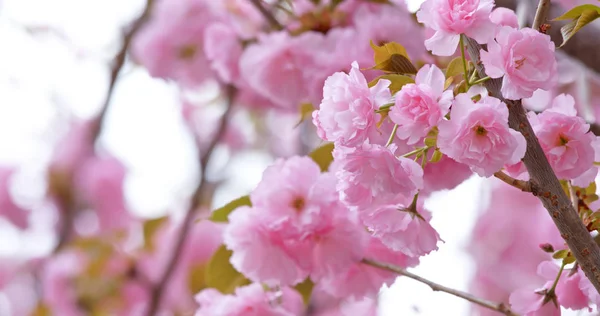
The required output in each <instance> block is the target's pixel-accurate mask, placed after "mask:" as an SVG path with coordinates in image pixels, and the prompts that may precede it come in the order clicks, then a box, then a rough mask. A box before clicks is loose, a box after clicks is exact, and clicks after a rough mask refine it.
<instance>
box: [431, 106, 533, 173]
mask: <svg viewBox="0 0 600 316" xmlns="http://www.w3.org/2000/svg"><path fill="white" fill-rule="evenodd" d="M450 115H451V119H450V120H448V121H442V122H441V123H440V124H439V135H438V146H439V148H440V150H441V151H442V153H444V154H445V155H448V156H449V157H450V158H452V159H454V160H456V161H458V162H460V163H464V164H467V165H469V167H471V170H473V171H474V172H476V173H477V174H478V175H480V176H483V177H490V176H491V175H493V174H494V172H496V171H498V170H500V169H501V168H502V166H504V165H505V164H514V163H517V162H518V161H519V160H520V159H521V158H523V156H524V155H525V146H526V142H525V138H524V137H523V135H521V133H519V132H517V131H515V130H512V129H510V128H509V127H508V109H507V108H506V105H505V104H504V103H502V102H501V101H500V100H498V99H496V98H493V97H486V98H483V99H481V100H480V101H479V102H477V103H474V102H473V101H472V100H471V99H470V98H469V97H468V96H466V95H462V94H461V95H458V96H457V97H456V99H455V102H454V103H453V104H452V111H451V113H450Z"/></svg>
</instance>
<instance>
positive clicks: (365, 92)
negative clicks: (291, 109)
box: [313, 63, 391, 146]
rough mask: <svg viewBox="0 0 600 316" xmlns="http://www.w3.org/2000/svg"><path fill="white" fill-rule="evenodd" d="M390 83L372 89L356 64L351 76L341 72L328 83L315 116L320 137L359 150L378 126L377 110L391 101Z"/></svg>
mask: <svg viewBox="0 0 600 316" xmlns="http://www.w3.org/2000/svg"><path fill="white" fill-rule="evenodd" d="M389 84H390V81H389V80H385V79H382V80H379V82H378V83H377V84H376V85H375V86H373V87H372V88H369V86H368V84H367V80H366V79H365V77H364V75H363V74H362V73H361V72H360V70H359V68H358V63H353V64H352V69H351V70H350V74H345V73H343V72H338V73H335V74H333V75H331V76H330V77H329V78H327V80H326V81H325V86H324V87H323V100H322V101H321V105H320V109H319V110H316V111H315V112H313V123H314V124H315V125H316V126H317V133H318V134H319V136H320V137H321V138H322V139H324V140H328V141H336V142H339V143H340V144H341V145H344V146H358V145H360V144H361V143H362V142H364V141H365V139H366V138H367V137H368V133H369V131H370V129H371V128H372V127H373V126H374V125H375V123H376V122H375V110H376V109H378V108H379V106H381V105H383V104H385V103H386V102H389V101H390V100H391V94H390V91H389V90H388V86H389Z"/></svg>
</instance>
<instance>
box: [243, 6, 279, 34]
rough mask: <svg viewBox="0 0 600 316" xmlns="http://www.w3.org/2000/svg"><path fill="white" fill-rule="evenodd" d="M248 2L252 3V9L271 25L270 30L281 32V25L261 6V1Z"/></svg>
mask: <svg viewBox="0 0 600 316" xmlns="http://www.w3.org/2000/svg"><path fill="white" fill-rule="evenodd" d="M250 2H252V4H253V5H254V7H255V8H256V9H257V10H258V11H260V13H261V14H262V15H263V16H264V17H265V19H266V20H267V21H268V22H269V24H270V25H271V28H273V29H274V30H278V31H280V30H283V25H281V23H279V21H277V19H276V18H275V16H274V15H273V13H271V12H269V10H267V9H266V8H265V7H264V6H263V5H262V3H261V0H250Z"/></svg>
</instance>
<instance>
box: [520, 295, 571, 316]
mask: <svg viewBox="0 0 600 316" xmlns="http://www.w3.org/2000/svg"><path fill="white" fill-rule="evenodd" d="M510 306H511V308H512V310H513V311H514V312H516V313H519V314H521V315H523V316H560V308H558V307H556V306H555V305H554V303H553V302H552V301H550V302H548V303H546V304H544V295H542V294H538V293H536V292H535V291H533V290H529V289H522V290H517V291H515V292H513V293H512V294H511V295H510Z"/></svg>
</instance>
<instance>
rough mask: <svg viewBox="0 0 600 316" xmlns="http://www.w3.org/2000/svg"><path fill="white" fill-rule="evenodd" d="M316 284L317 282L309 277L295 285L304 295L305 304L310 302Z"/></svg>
mask: <svg viewBox="0 0 600 316" xmlns="http://www.w3.org/2000/svg"><path fill="white" fill-rule="evenodd" d="M314 286H315V284H314V283H313V282H312V281H311V279H310V278H307V279H306V280H304V281H303V282H302V283H299V284H297V285H296V286H294V289H295V290H296V291H298V293H300V295H302V299H303V300H304V304H306V305H308V302H309V301H310V295H311V294H312V290H313V288H314Z"/></svg>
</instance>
